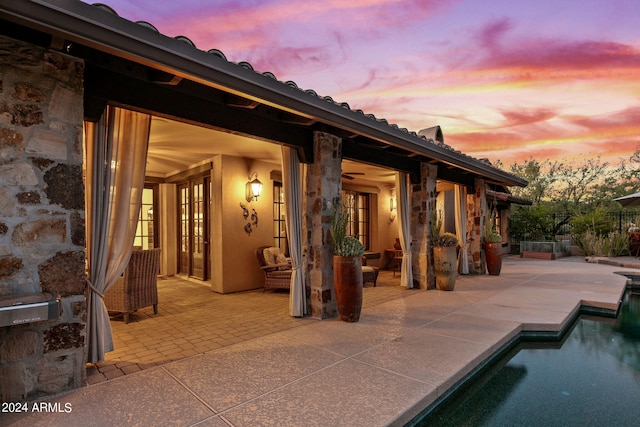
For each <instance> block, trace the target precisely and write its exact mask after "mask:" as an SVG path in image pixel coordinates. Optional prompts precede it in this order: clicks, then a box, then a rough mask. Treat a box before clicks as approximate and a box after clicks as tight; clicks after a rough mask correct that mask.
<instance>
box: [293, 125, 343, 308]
mask: <svg viewBox="0 0 640 427" xmlns="http://www.w3.org/2000/svg"><path fill="white" fill-rule="evenodd" d="M314 144H315V145H314V149H315V159H314V162H313V163H311V164H308V165H307V176H306V188H305V196H306V198H305V199H306V200H305V203H306V204H305V218H304V221H303V230H302V232H303V234H304V235H305V236H306V240H305V241H306V250H305V252H306V255H307V257H306V258H307V268H306V270H307V274H306V278H307V289H308V292H307V295H308V296H309V299H310V306H311V315H312V316H313V317H315V318H318V319H326V318H330V317H335V316H336V315H337V314H338V308H337V303H336V298H335V291H334V287H333V256H332V253H331V246H330V238H329V235H330V232H329V230H330V227H331V211H332V208H333V206H334V205H335V204H340V203H341V197H342V196H341V193H342V182H341V179H340V174H341V173H342V169H341V167H342V166H341V164H342V140H341V139H340V138H338V137H336V136H333V135H330V134H326V133H322V132H316V133H315V136H314Z"/></svg>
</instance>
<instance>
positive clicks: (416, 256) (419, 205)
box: [411, 163, 438, 289]
mask: <svg viewBox="0 0 640 427" xmlns="http://www.w3.org/2000/svg"><path fill="white" fill-rule="evenodd" d="M437 172H438V167H437V166H435V165H431V164H428V163H423V164H422V165H421V169H420V183H419V184H416V185H414V186H413V187H412V192H411V235H412V236H413V240H412V243H411V255H412V259H413V263H412V268H413V283H414V287H420V289H434V288H435V286H436V281H435V271H434V268H433V249H432V248H431V247H430V245H429V239H430V235H431V217H432V213H433V212H434V209H435V207H436V175H437Z"/></svg>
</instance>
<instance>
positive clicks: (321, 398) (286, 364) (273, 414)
mask: <svg viewBox="0 0 640 427" xmlns="http://www.w3.org/2000/svg"><path fill="white" fill-rule="evenodd" d="M619 271H621V268H620V267H619V266H615V265H609V264H593V265H592V264H587V263H585V262H584V260H582V259H573V260H571V259H568V260H566V259H564V258H563V259H561V260H556V261H542V260H521V259H516V258H507V259H505V260H504V264H503V273H502V274H501V275H500V276H498V277H495V276H463V277H460V278H459V280H458V282H457V284H456V289H455V290H454V291H453V292H443V291H437V290H432V291H420V290H416V291H408V290H404V291H403V292H400V291H399V290H397V289H394V290H393V291H391V292H389V293H388V295H402V297H401V298H396V299H392V300H389V301H387V302H381V303H375V304H372V303H371V300H370V301H369V303H368V304H365V307H364V309H363V313H362V315H361V320H360V322H358V323H355V324H347V323H343V322H339V321H337V320H335V319H329V320H324V321H316V320H311V319H306V321H303V322H296V324H295V325H292V324H285V325H279V326H277V328H280V330H279V331H276V332H274V333H271V334H267V335H262V336H259V337H257V338H249V339H247V340H244V341H241V342H238V343H236V344H228V345H226V346H224V347H221V348H219V349H217V350H213V351H207V352H205V354H201V355H197V356H192V357H189V358H186V359H183V360H179V361H174V362H169V363H165V364H163V365H162V366H156V367H153V368H149V369H144V370H141V371H138V372H135V373H131V374H129V375H126V376H122V377H120V378H115V379H112V380H109V381H105V382H102V383H100V384H95V385H90V386H88V387H85V388H83V389H79V390H76V391H74V392H71V393H68V394H65V395H60V396H57V397H56V398H52V399H46V400H44V401H43V402H44V403H45V404H49V405H50V406H51V405H53V404H55V403H59V404H60V407H61V408H64V407H65V405H66V404H70V405H71V407H72V411H70V412H64V411H55V412H49V413H35V412H29V413H21V414H2V418H0V424H2V425H11V426H14V425H15V426H34V425H47V426H69V425H86V424H87V423H91V424H92V425H115V424H118V425H182V426H195V425H207V426H222V425H227V426H257V425H260V426H261V425H277V426H288V425H295V426H298V425H305V426H314V425H318V426H320V425H322V426H325V425H336V426H338V425H358V426H360V425H367V426H383V425H404V424H405V423H407V422H409V421H411V419H413V417H415V416H416V415H417V414H419V413H420V412H421V411H422V410H424V409H425V408H427V406H429V405H431V404H433V403H434V402H437V399H438V397H439V396H442V395H444V394H445V393H447V391H448V390H450V389H451V387H453V386H457V385H458V381H460V380H462V379H464V378H465V376H466V375H467V374H468V373H470V372H472V371H474V370H475V369H477V367H478V366H479V365H481V364H483V363H484V362H485V361H486V360H487V359H488V358H490V357H491V356H492V355H494V354H496V352H498V351H499V350H503V349H504V347H503V346H504V345H505V344H506V343H510V342H512V341H514V339H515V337H517V335H518V334H519V333H520V332H527V331H540V330H548V331H552V332H558V331H560V330H562V329H563V328H566V327H568V326H569V325H570V322H571V321H572V319H574V318H575V316H576V313H577V310H579V308H580V305H581V304H584V303H585V301H588V303H589V304H591V305H593V306H596V307H608V308H613V309H615V308H616V307H617V304H618V301H619V298H620V296H621V295H622V292H623V291H624V289H625V287H626V283H627V278H626V277H624V276H622V275H619V274H614V272H619ZM366 291H367V292H365V300H366V299H367V295H374V294H375V295H376V297H375V298H378V299H379V298H380V295H381V294H380V293H379V291H377V290H376V288H369V289H366ZM376 292H378V293H377V294H376ZM382 292H384V290H382ZM254 297H256V298H251V299H250V301H251V304H253V302H254V300H260V298H258V296H257V295H254ZM234 304H236V305H235V306H234V307H236V309H238V310H243V308H242V304H241V302H239V301H235V302H234ZM258 309H259V307H258V306H256V310H258ZM243 315H244V316H251V313H250V311H243ZM241 321H242V318H238V322H241ZM265 321H266V320H265ZM198 327H199V328H204V327H205V325H199V326H198ZM215 327H216V325H215V324H211V323H210V324H209V325H208V328H210V329H211V328H215ZM166 333H168V331H167V332H166ZM202 333H204V332H202ZM218 334H219V335H220V336H221V337H224V331H218ZM235 334H243V335H245V336H250V335H247V334H244V332H242V331H237V332H235ZM196 335H197V333H196ZM188 336H189V337H191V335H188ZM126 339H127V340H132V341H135V339H134V338H133V335H132V336H131V337H126ZM173 340H174V341H175V342H174V343H173V344H176V343H177V344H176V345H185V346H186V345H187V344H196V342H194V340H193V339H192V338H186V337H180V336H178V337H174V338H173ZM151 344H152V343H148V345H151ZM130 345H132V346H133V345H135V342H131V343H130ZM129 366H133V365H129ZM125 367H126V366H125ZM113 369H115V366H114V368H113Z"/></svg>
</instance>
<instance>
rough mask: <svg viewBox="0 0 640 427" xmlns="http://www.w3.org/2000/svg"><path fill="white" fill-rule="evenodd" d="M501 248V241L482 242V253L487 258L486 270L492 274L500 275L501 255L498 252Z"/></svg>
mask: <svg viewBox="0 0 640 427" xmlns="http://www.w3.org/2000/svg"><path fill="white" fill-rule="evenodd" d="M501 248H502V243H500V242H495V243H493V242H492V243H490V242H486V243H485V244H484V255H485V258H486V259H487V272H488V273H489V274H491V275H493V276H498V275H500V270H501V269H502V255H501V254H500V249H501Z"/></svg>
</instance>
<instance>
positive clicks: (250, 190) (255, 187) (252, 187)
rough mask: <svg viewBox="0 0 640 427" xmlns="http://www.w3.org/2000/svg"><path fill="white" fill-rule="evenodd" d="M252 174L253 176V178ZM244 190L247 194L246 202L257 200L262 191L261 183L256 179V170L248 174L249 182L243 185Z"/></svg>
mask: <svg viewBox="0 0 640 427" xmlns="http://www.w3.org/2000/svg"><path fill="white" fill-rule="evenodd" d="M254 176H255V178H253V177H254ZM252 178H253V179H252ZM245 192H246V196H247V202H251V201H252V200H258V197H259V196H260V193H261V192H262V183H261V182H260V181H259V180H258V172H254V173H252V174H251V175H249V182H247V185H246V186H245Z"/></svg>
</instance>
